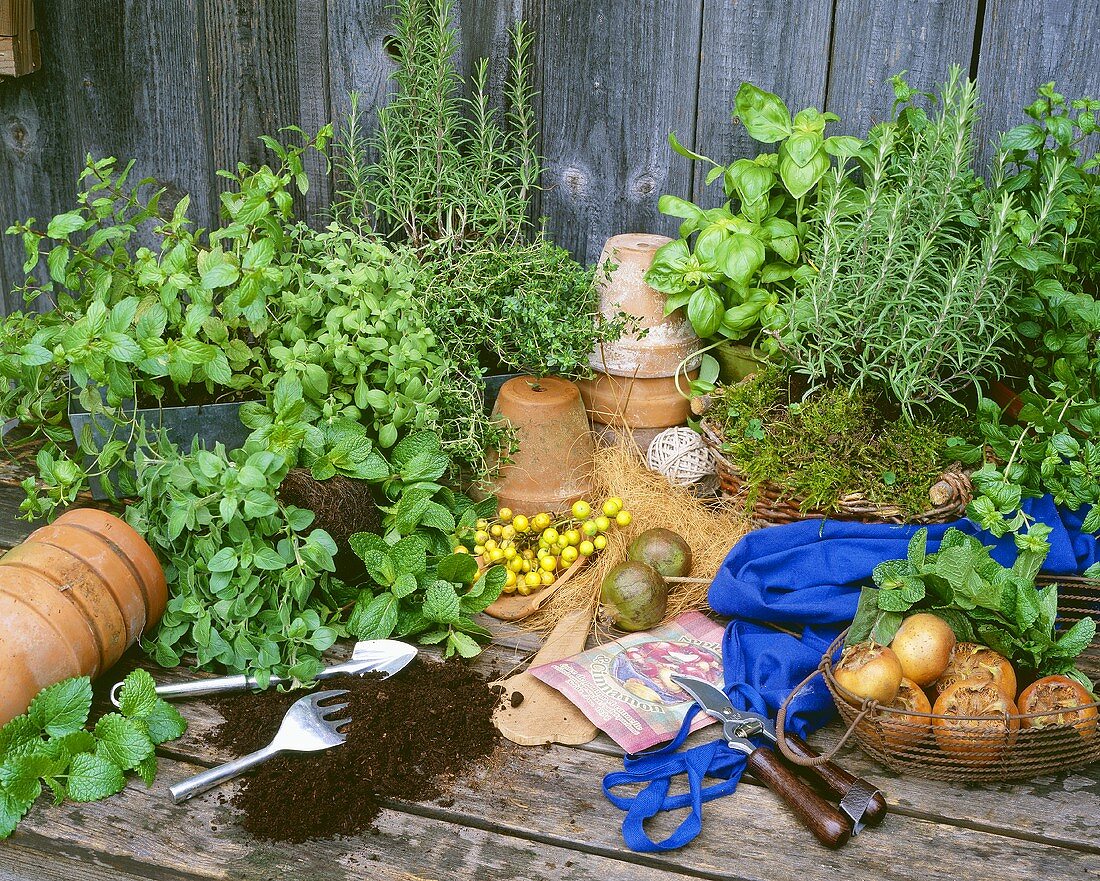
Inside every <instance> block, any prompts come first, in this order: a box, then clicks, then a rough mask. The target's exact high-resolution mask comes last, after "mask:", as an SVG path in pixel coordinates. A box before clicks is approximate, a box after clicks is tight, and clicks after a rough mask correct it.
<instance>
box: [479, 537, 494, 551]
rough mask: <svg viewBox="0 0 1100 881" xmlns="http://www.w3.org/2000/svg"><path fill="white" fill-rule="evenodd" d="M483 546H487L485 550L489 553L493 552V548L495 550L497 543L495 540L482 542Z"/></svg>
mask: <svg viewBox="0 0 1100 881" xmlns="http://www.w3.org/2000/svg"><path fill="white" fill-rule="evenodd" d="M482 544H484V545H485V550H487V551H491V550H492V549H493V548H495V547H496V546H497V543H496V542H495V541H494V540H493V539H489V540H488V541H486V542H482Z"/></svg>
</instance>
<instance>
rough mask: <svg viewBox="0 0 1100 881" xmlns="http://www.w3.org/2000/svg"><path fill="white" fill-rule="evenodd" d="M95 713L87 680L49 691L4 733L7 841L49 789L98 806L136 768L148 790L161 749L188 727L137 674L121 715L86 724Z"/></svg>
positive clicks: (1, 812)
mask: <svg viewBox="0 0 1100 881" xmlns="http://www.w3.org/2000/svg"><path fill="white" fill-rule="evenodd" d="M91 708H92V684H91V681H90V680H89V679H88V677H87V676H82V677H79V678H76V679H66V680H65V681H63V682H59V683H57V684H56V685H51V686H49V687H48V688H44V689H43V690H42V691H40V692H39V693H38V695H37V696H36V697H35V698H34V700H33V701H31V705H30V707H29V708H28V709H27V712H26V713H24V714H23V715H21V716H16V717H15V718H14V719H12V720H11V721H10V722H8V723H7V724H6V725H4V726H3V727H2V728H0V839H4V838H7V837H8V836H9V835H11V833H12V832H13V831H14V830H15V827H16V826H17V825H18V824H19V821H20V820H22V819H23V816H24V815H25V814H26V813H27V811H29V810H30V808H31V806H32V805H33V804H34V802H35V801H37V800H38V797H39V796H40V795H41V794H42V792H43V786H42V784H43V783H45V785H46V787H48V788H49V789H50V790H51V792H52V793H53V796H54V804H60V803H61V802H62V801H64V800H65V799H69V800H70V801H76V802H87V801H98V800H100V799H103V798H107V797H108V796H110V795H114V794H115V793H116V792H119V791H120V790H121V789H122V788H123V787H124V786H125V785H126V772H127V771H134V772H135V773H136V774H137V775H138V776H139V777H140V778H141V779H142V780H144V781H145V785H146V786H152V784H153V779H154V778H155V777H156V773H157V757H156V755H155V752H154V750H155V749H156V747H157V745H158V744H161V743H165V742H167V741H169V740H175V739H176V738H177V737H180V736H181V735H182V734H183V733H184V731H186V730H187V723H186V722H184V721H183V717H182V716H180V714H179V712H178V711H177V710H176V708H175V707H173V706H171V705H169V704H167V703H165V702H164V701H163V700H161V699H160V698H159V697H157V694H156V691H155V690H154V683H153V678H152V677H151V676H150V675H149V674H148V673H146V672H145V671H144V670H135V671H133V672H132V673H130V674H129V675H128V676H127V677H126V679H125V680H124V681H123V684H122V688H121V689H120V691H119V711H118V712H117V713H107V714H106V715H104V716H101V717H100V718H99V720H98V721H97V722H96V724H95V726H94V727H93V728H92V729H91V730H89V729H88V728H86V727H85V725H86V723H87V721H88V714H89V713H90V712H91Z"/></svg>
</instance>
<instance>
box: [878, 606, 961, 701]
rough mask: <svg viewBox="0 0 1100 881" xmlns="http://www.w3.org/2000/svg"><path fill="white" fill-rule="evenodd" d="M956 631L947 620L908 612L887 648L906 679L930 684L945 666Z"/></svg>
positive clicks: (923, 684) (948, 659)
mask: <svg viewBox="0 0 1100 881" xmlns="http://www.w3.org/2000/svg"><path fill="white" fill-rule="evenodd" d="M954 647H955V631H953V630H952V629H951V628H950V626H948V624H947V622H946V621H944V620H943V618H940V617H938V616H936V615H931V614H929V613H928V612H920V613H919V614H916V615H910V616H909V617H908V618H906V619H905V620H904V621H902V622H901V627H899V628H898V632H897V633H896V634H895V635H894V639H893V641H892V642H891V643H890V648H891V650H892V651H893V652H894V654H895V655H897V656H898V661H899V662H900V663H901V672H902V675H903V676H905V678H906V679H911V680H912V681H913V682H915V683H916V684H917V685H920V686H925V685H931V684H932V683H933V682H935V681H936V680H937V679H939V677H940V676H941V675H942V674H943V671H944V670H946V669H947V664H948V662H949V661H950V660H951V650H952V649H953V648H954Z"/></svg>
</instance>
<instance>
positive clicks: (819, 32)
mask: <svg viewBox="0 0 1100 881" xmlns="http://www.w3.org/2000/svg"><path fill="white" fill-rule="evenodd" d="M832 18H833V3H832V0H804V2H802V3H798V4H794V3H789V2H785V0H751V2H749V0H716V2H708V3H706V4H704V6H703V27H702V47H701V50H700V66H699V90H698V91H699V96H698V118H697V120H696V123H695V150H696V152H698V153H702V154H703V155H704V156H709V157H710V158H711V159H713V160H714V161H716V162H718V163H720V164H723V165H725V164H729V163H730V162H732V161H733V160H734V159H737V158H740V157H742V156H752V155H754V154H755V153H757V152H760V151H761V149H762V150H764V151H771V150H773V149H774V148H773V147H768V146H765V147H761V145H759V144H757V142H755V141H753V139H752V138H750V137H749V136H748V135H747V134H745V130H744V128H742V127H741V126H740V125H739V124H735V123H734V122H733V119H732V116H733V112H734V106H733V102H734V98H735V97H736V96H737V90H738V88H739V87H740V85H741V83H742V82H751V83H754V84H755V85H757V86H759V87H760V88H762V89H766V90H767V91H769V92H774V93H775V94H777V95H779V97H781V98H782V99H783V100H784V101H785V102H786V103H787V106H788V107H789V108H790V109H791V113H792V114H793V113H797V112H798V111H799V110H801V109H802V108H804V107H816V108H818V109H820V108H821V107H822V106H823V105H824V103H825V84H826V79H827V76H828V60H829V34H830V30H831V27H832ZM788 59H797V63H788ZM685 134H686V133H685V132H678V133H677V136H678V137H680V139H681V141H683V140H685V138H684V137H683V136H684V135H685ZM709 170H710V166H709V165H707V164H706V163H698V164H697V166H696V168H695V174H694V180H693V186H694V190H693V193H694V196H695V199H696V200H697V201H699V202H700V203H701V204H705V205H707V206H711V205H720V204H721V203H722V202H724V201H725V196H724V194H723V192H722V184H721V181H715V182H714V183H713V184H712V185H711V186H710V187H709V188H705V187H704V184H705V180H706V175H707V172H708V171H709ZM675 195H679V196H683V197H687V196H688V195H689V194H688V193H686V192H685V193H676V194H675Z"/></svg>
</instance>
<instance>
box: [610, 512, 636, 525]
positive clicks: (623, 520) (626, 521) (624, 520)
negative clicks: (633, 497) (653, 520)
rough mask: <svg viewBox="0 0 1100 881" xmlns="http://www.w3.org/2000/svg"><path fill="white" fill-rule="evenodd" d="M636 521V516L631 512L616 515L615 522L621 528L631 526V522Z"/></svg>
mask: <svg viewBox="0 0 1100 881" xmlns="http://www.w3.org/2000/svg"><path fill="white" fill-rule="evenodd" d="M633 519H634V515H633V514H631V513H630V512H629V511H620V512H619V513H618V514H616V515H615V522H616V523H618V524H619V525H620V526H629V525H630V521H631V520H633Z"/></svg>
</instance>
